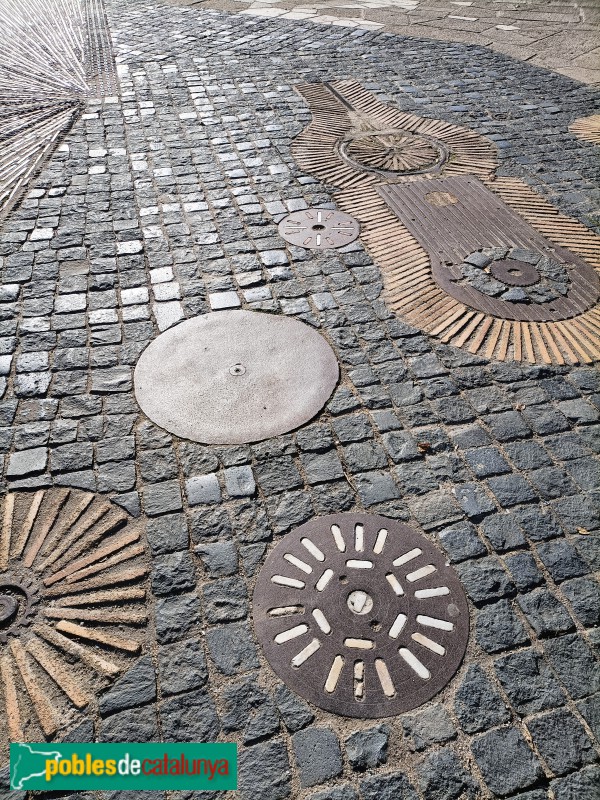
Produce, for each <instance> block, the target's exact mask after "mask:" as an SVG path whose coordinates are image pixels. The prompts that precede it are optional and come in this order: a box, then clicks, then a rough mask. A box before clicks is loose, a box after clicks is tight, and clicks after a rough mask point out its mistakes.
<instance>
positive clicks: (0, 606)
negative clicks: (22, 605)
mask: <svg viewBox="0 0 600 800" xmlns="http://www.w3.org/2000/svg"><path fill="white" fill-rule="evenodd" d="M18 609H19V604H18V603H17V601H16V600H15V598H14V597H11V596H10V595H8V594H3V595H0V625H10V623H11V622H12V621H13V619H14V618H15V616H16V614H17V611H18Z"/></svg>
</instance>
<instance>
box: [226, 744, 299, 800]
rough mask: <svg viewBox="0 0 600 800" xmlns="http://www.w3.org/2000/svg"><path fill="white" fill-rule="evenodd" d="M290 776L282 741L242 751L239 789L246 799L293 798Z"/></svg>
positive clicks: (276, 799)
mask: <svg viewBox="0 0 600 800" xmlns="http://www.w3.org/2000/svg"><path fill="white" fill-rule="evenodd" d="M290 777H291V775H290V766H289V760H288V754H287V750H286V747H285V744H284V743H283V742H282V741H280V740H274V741H271V742H266V743H264V744H256V745H254V746H253V747H248V748H245V749H243V750H242V751H241V752H240V756H239V784H238V788H239V792H240V797H241V798H242V800H255V798H257V797H260V798H261V800H285V798H286V797H290V796H291V786H290Z"/></svg>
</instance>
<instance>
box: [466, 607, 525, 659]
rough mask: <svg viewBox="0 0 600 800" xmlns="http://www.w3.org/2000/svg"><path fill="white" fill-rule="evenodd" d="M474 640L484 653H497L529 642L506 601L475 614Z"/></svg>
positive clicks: (521, 625)
mask: <svg viewBox="0 0 600 800" xmlns="http://www.w3.org/2000/svg"><path fill="white" fill-rule="evenodd" d="M475 638H476V640H477V644H478V645H479V646H480V647H481V648H482V649H483V650H485V652H486V653H499V652H500V651H502V650H509V649H511V648H513V647H517V646H518V645H522V644H527V643H528V642H529V637H528V636H527V634H526V632H525V629H524V627H523V624H522V623H521V621H520V620H519V618H518V617H517V615H516V614H515V612H514V610H513V608H512V606H511V604H510V603H509V601H508V600H500V602H498V603H493V604H491V605H489V606H485V607H484V608H482V609H481V610H480V611H478V612H477V617H476V621H475Z"/></svg>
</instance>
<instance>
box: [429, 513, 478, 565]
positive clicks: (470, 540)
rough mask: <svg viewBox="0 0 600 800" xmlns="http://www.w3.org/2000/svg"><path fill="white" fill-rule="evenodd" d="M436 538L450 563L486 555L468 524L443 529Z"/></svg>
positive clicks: (475, 533)
mask: <svg viewBox="0 0 600 800" xmlns="http://www.w3.org/2000/svg"><path fill="white" fill-rule="evenodd" d="M438 536H439V541H440V544H441V545H442V547H443V548H444V550H445V551H446V552H447V553H448V555H449V557H450V560H451V561H452V562H457V561H465V560H467V559H469V558H476V557H477V556H482V555H484V554H485V553H487V550H486V549H485V546H484V544H483V542H482V541H481V539H480V538H479V536H478V535H477V530H476V528H475V526H474V525H473V524H472V523H470V522H459V523H457V524H455V525H451V526H450V527H449V528H444V530H442V531H440V532H439V534H438Z"/></svg>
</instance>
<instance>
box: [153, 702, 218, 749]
mask: <svg viewBox="0 0 600 800" xmlns="http://www.w3.org/2000/svg"><path fill="white" fill-rule="evenodd" d="M158 709H159V712H158V713H159V716H160V723H161V727H162V731H163V738H164V741H165V742H214V741H215V740H216V739H217V737H218V736H219V733H220V730H221V725H220V723H219V717H218V715H217V711H216V709H215V705H214V702H213V700H212V698H211V697H210V695H209V694H208V692H206V691H205V690H204V689H196V690H194V691H192V692H186V693H185V694H181V695H177V696H175V697H171V698H169V699H168V700H163V701H162V702H161V703H159V706H158Z"/></svg>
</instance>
